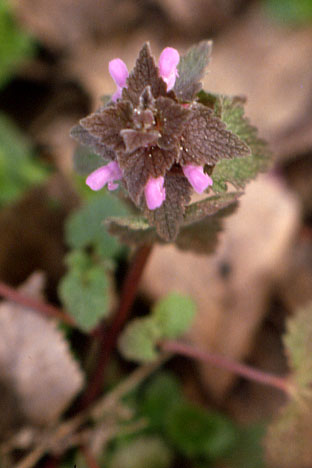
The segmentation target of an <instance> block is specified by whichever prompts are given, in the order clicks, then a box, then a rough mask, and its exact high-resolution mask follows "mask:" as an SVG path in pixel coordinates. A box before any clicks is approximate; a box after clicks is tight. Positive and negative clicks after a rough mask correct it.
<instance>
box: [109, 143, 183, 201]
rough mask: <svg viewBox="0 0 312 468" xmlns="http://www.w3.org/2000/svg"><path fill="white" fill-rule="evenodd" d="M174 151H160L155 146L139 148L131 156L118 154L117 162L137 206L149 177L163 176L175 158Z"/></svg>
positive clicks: (122, 153)
mask: <svg viewBox="0 0 312 468" xmlns="http://www.w3.org/2000/svg"><path fill="white" fill-rule="evenodd" d="M176 154H177V153H176V151H170V150H168V151H166V150H161V149H160V148H158V147H157V146H155V147H150V148H139V149H138V150H137V151H134V152H133V153H131V154H128V153H125V152H120V153H119V154H118V162H119V165H120V167H121V168H122V170H123V173H124V179H125V181H126V185H127V189H128V191H129V194H130V197H131V198H132V200H133V201H134V202H135V203H136V204H137V205H139V204H140V198H141V195H142V193H143V189H144V186H145V184H146V183H147V180H148V179H149V177H155V178H157V177H159V176H164V175H165V173H166V171H167V170H168V169H170V168H171V166H172V164H173V163H174V161H175V158H176Z"/></svg>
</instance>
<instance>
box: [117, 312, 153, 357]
mask: <svg viewBox="0 0 312 468" xmlns="http://www.w3.org/2000/svg"><path fill="white" fill-rule="evenodd" d="M160 338H161V330H160V328H159V327H158V324H157V323H156V322H155V321H154V320H153V319H152V318H150V317H147V318H143V319H135V320H132V321H131V322H130V323H129V324H128V326H127V327H126V328H125V330H124V331H123V333H122V334H121V335H120V338H119V342H118V347H119V351H120V352H121V354H122V355H123V356H124V357H125V358H126V359H128V360H130V361H136V362H140V363H144V362H150V361H153V360H154V359H156V358H157V356H158V350H157V348H156V345H157V342H158V341H159V339H160Z"/></svg>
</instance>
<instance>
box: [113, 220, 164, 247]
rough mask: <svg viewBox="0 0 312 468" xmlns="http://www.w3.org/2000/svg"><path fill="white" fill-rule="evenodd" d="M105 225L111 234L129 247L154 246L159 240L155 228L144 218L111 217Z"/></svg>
mask: <svg viewBox="0 0 312 468" xmlns="http://www.w3.org/2000/svg"><path fill="white" fill-rule="evenodd" d="M105 224H106V226H107V229H108V232H109V233H110V234H112V235H114V236H116V237H117V238H118V239H119V240H120V242H123V243H125V244H127V245H138V244H152V243H153V242H155V241H157V239H159V238H158V236H157V234H156V231H155V228H153V227H152V226H150V225H149V224H148V222H147V221H146V219H144V218H143V217H136V216H127V217H123V218H117V217H116V218H114V217H110V218H107V220H106V221H105Z"/></svg>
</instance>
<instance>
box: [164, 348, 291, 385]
mask: <svg viewBox="0 0 312 468" xmlns="http://www.w3.org/2000/svg"><path fill="white" fill-rule="evenodd" d="M161 348H162V349H163V350H164V351H168V352H171V353H175V354H181V355H182V356H187V357H191V358H194V359H198V360H199V361H203V362H205V363H208V364H211V365H212V366H215V367H219V368H221V369H226V370H228V371H229V372H233V373H234V374H237V375H240V376H241V377H245V378H246V379H249V380H254V381H256V382H259V383H261V384H263V385H270V386H271V387H275V388H278V389H279V390H282V391H283V392H285V393H290V391H291V389H290V387H289V385H288V382H287V380H286V379H285V378H284V377H278V376H275V375H272V374H268V373H266V372H263V371H260V370H258V369H254V368H253V367H250V366H247V365H246V364H241V363H240V362H236V361H232V360H231V359H228V358H225V357H223V356H220V355H218V354H212V353H209V352H207V351H202V350H200V349H197V348H195V347H193V346H191V345H188V344H186V343H182V342H179V341H165V342H163V343H162V344H161Z"/></svg>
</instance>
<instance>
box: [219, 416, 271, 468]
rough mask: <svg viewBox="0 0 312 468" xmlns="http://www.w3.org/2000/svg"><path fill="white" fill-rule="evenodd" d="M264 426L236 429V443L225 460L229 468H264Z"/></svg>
mask: <svg viewBox="0 0 312 468" xmlns="http://www.w3.org/2000/svg"><path fill="white" fill-rule="evenodd" d="M264 434H265V427H264V425H259V424H258V425H253V426H246V427H242V428H237V441H236V443H235V447H234V448H233V450H231V452H230V453H229V455H228V457H227V460H226V461H228V465H229V466H230V467H231V468H266V465H265V463H264V450H263V443H262V441H263V437H264Z"/></svg>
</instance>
